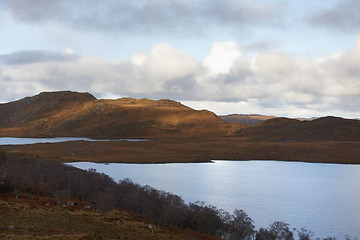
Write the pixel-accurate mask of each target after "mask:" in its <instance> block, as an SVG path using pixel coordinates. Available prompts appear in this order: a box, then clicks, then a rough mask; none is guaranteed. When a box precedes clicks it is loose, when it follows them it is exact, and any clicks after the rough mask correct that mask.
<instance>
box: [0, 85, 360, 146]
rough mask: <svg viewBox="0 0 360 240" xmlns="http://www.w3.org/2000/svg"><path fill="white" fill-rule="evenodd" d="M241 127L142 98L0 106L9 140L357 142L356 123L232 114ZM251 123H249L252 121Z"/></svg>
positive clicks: (31, 100) (65, 96) (38, 98)
mask: <svg viewBox="0 0 360 240" xmlns="http://www.w3.org/2000/svg"><path fill="white" fill-rule="evenodd" d="M230 117H235V118H238V117H240V118H242V117H245V118H248V119H247V120H246V121H250V123H248V124H246V121H245V122H244V121H242V122H241V123H240V124H239V123H235V122H231V121H228V120H226V119H224V116H217V115H216V114H215V113H213V112H210V111H208V110H194V109H192V108H190V107H188V106H185V105H183V104H181V103H180V102H177V101H173V100H169V99H160V100H150V99H147V98H142V99H135V98H119V99H115V100H106V99H97V98H95V97H94V96H93V95H91V94H90V93H78V92H72V91H59V92H42V93H40V94H37V95H35V96H32V97H26V98H23V99H20V100H17V101H13V102H9V103H3V104H0V136H8V137H71V136H72V137H92V138H152V137H164V136H167V137H214V136H215V137H216V136H219V137H223V136H237V137H243V138H251V139H270V140H278V141H313V140H322V141H327V140H341V141H343V140H351V141H352V140H356V141H358V140H360V121H359V120H353V119H344V118H340V117H331V116H328V117H322V118H317V119H313V120H307V121H303V119H301V120H297V119H290V118H283V117H280V118H278V117H275V116H262V115H256V114H254V115H241V114H233V115H230ZM251 118H253V119H251Z"/></svg>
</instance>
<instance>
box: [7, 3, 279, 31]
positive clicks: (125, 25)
mask: <svg viewBox="0 0 360 240" xmlns="http://www.w3.org/2000/svg"><path fill="white" fill-rule="evenodd" d="M4 1H5V5H6V6H7V8H8V10H9V11H10V12H11V13H12V15H13V17H14V18H15V19H16V20H18V21H21V22H26V23H36V24H39V23H46V22H56V23H61V24H66V25H71V26H74V27H76V28H80V29H87V30H95V31H112V32H137V33H149V32H164V31H166V32H167V33H180V34H184V33H186V34H188V33H200V32H201V31H208V30H210V31H211V30H212V29H213V28H215V29H222V28H234V29H235V30H239V29H242V28H244V27H249V26H253V25H273V24H278V23H279V22H281V20H282V19H281V16H282V12H283V8H284V5H282V4H280V3H273V4H269V3H266V1H261V0H258V1H256V2H254V1H248V0H242V1H236V0H230V1H220V0H210V1H208V0H198V1H181V0H168V1H157V0H139V1H131V0H127V1H117V0H108V1H96V0H81V1H73V0H57V1H47V0H4Z"/></svg>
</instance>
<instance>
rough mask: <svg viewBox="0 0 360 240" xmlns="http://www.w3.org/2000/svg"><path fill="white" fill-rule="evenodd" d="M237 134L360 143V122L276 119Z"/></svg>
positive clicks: (274, 138) (330, 118)
mask: <svg viewBox="0 0 360 240" xmlns="http://www.w3.org/2000/svg"><path fill="white" fill-rule="evenodd" d="M237 134H238V135H240V136H248V137H251V138H256V139H273V140H282V141H319V140H321V141H339V140H349V141H359V140H360V121H359V120H354V119H344V118H339V117H331V116H330V117H322V118H318V119H314V120H312V121H300V120H296V119H289V118H274V119H269V120H266V121H263V122H261V123H259V124H258V125H254V126H251V127H248V128H243V129H241V130H239V131H238V132H237Z"/></svg>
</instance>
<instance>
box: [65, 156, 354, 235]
mask: <svg viewBox="0 0 360 240" xmlns="http://www.w3.org/2000/svg"><path fill="white" fill-rule="evenodd" d="M70 164H71V165H72V166H75V167H78V168H81V169H89V168H95V169H97V171H98V172H103V173H105V174H107V175H109V176H111V177H112V178H113V179H114V180H115V181H118V180H121V179H124V178H129V179H132V180H133V181H134V182H136V183H139V184H141V185H150V186H152V187H154V188H156V189H159V190H165V191H168V192H171V193H174V194H177V195H179V196H181V197H182V198H183V199H184V200H185V201H186V202H195V201H204V202H205V203H206V204H211V205H214V206H216V207H217V208H222V209H225V210H227V211H228V212H232V211H233V210H234V209H236V208H237V209H243V210H245V211H246V213H247V214H248V215H249V216H250V217H251V218H252V219H253V220H254V222H255V225H256V227H257V228H259V227H267V226H268V225H269V224H271V223H272V222H274V221H284V222H286V223H289V224H290V226H291V227H295V228H297V229H300V228H301V227H306V228H307V229H309V230H311V231H313V232H314V233H315V236H314V237H321V238H323V237H327V236H334V237H337V238H338V239H344V237H345V235H346V234H349V235H351V236H352V237H360V185H359V183H360V166H359V165H341V164H315V163H302V162H281V161H214V163H186V164H184V163H182V164H117V163H112V164H96V163H86V162H81V163H70Z"/></svg>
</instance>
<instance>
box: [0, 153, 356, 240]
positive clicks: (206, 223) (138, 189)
mask: <svg viewBox="0 0 360 240" xmlns="http://www.w3.org/2000/svg"><path fill="white" fill-rule="evenodd" d="M0 191H2V192H10V191H12V192H13V193H14V194H15V196H16V198H19V197H21V194H23V193H24V192H27V193H33V194H40V195H47V196H51V197H53V198H54V199H55V200H56V201H58V202H59V203H60V202H62V201H64V200H65V199H69V198H74V199H79V200H84V201H89V202H93V203H96V206H97V208H98V209H99V210H100V211H101V212H102V213H103V215H104V218H106V214H107V213H108V212H109V211H110V210H111V209H112V208H114V207H118V208H121V209H125V210H128V211H132V212H135V213H138V214H140V215H141V216H143V217H144V218H145V219H146V220H147V221H149V222H152V223H154V224H159V225H165V226H175V227H179V228H186V229H191V230H195V231H198V232H201V233H206V234H211V235H215V236H219V237H223V238H225V239H259V240H260V239H263V240H267V239H269V240H271V239H274V240H275V239H283V240H291V239H294V237H295V234H297V235H298V238H299V239H300V240H307V239H311V238H312V237H313V233H312V232H311V231H309V230H307V229H301V230H295V229H291V228H290V227H289V225H288V224H286V223H283V222H274V223H273V224H271V225H270V226H269V227H267V228H260V229H259V230H258V231H256V230H255V227H254V225H253V220H252V219H251V218H250V217H249V216H248V215H247V214H246V213H245V212H244V211H242V210H235V211H234V212H233V213H232V214H230V213H228V212H226V211H224V210H220V209H217V208H216V207H214V206H209V205H205V204H203V203H199V202H196V203H189V204H186V203H185V202H184V200H183V199H181V198H180V197H179V196H177V195H174V194H171V193H168V192H164V191H159V190H156V189H154V188H152V187H150V186H140V185H138V184H136V183H133V182H132V181H131V180H129V179H124V180H122V181H119V182H118V183H116V182H114V181H113V179H111V178H110V177H109V176H107V175H105V174H102V173H97V172H96V171H95V170H94V169H89V170H88V171H84V170H80V169H77V168H75V167H72V166H68V165H64V164H61V163H58V162H52V161H38V160H35V159H32V158H30V157H18V156H13V155H7V154H6V153H5V152H2V151H0ZM325 239H326V240H331V239H335V238H331V237H329V238H325ZM347 239H351V238H349V237H348V238H347Z"/></svg>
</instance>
